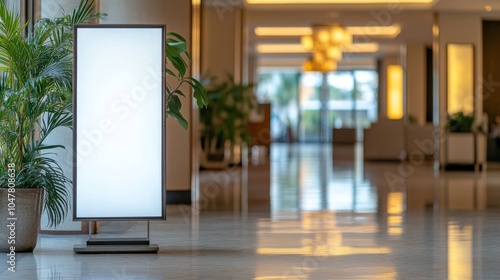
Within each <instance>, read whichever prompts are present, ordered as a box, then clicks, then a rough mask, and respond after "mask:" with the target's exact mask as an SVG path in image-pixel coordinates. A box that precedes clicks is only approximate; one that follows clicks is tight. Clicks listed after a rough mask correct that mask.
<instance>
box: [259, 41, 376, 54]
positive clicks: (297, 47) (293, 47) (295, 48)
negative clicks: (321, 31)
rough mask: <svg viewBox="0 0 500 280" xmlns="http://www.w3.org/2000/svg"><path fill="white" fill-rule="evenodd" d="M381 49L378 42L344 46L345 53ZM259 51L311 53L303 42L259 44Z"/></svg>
mask: <svg viewBox="0 0 500 280" xmlns="http://www.w3.org/2000/svg"><path fill="white" fill-rule="evenodd" d="M378 49H379V47H378V44H377V43H359V44H352V45H347V46H344V47H342V52H344V53H373V52H377V51H378ZM257 52H258V53H275V54H279V53H309V51H308V50H306V49H305V48H304V46H302V45H301V44H257Z"/></svg>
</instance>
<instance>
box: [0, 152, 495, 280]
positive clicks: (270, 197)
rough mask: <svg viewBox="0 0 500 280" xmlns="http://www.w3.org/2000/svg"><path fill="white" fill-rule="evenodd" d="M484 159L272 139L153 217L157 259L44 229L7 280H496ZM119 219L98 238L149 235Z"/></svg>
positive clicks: (491, 187)
mask: <svg viewBox="0 0 500 280" xmlns="http://www.w3.org/2000/svg"><path fill="white" fill-rule="evenodd" d="M488 167H489V168H490V169H489V170H488V171H486V172H483V173H475V172H441V173H435V171H434V169H433V167H432V164H431V163H426V162H413V163H411V162H410V163H400V162H365V161H363V155H362V147H361V146H359V145H357V146H334V147H331V146H330V145H291V146H288V145H273V147H272V150H271V154H270V158H269V159H268V160H262V158H261V159H255V158H253V157H252V160H251V163H250V162H249V165H248V166H242V167H235V168H232V169H229V170H204V171H202V172H201V176H200V183H201V185H200V189H199V191H198V192H195V193H196V194H197V198H198V203H195V204H193V205H169V206H167V217H168V218H167V221H154V222H151V239H152V240H153V241H154V243H157V244H158V245H159V246H160V252H159V253H158V255H124V254H119V255H105V254H102V255H75V254H74V253H73V251H72V248H73V245H74V244H81V243H83V242H85V240H86V239H87V236H82V235H71V236H55V235H46V234H42V235H41V236H40V240H39V243H38V244H39V246H38V247H37V249H36V250H35V252H34V253H33V254H32V255H30V254H19V256H18V257H19V258H18V264H17V265H18V267H19V271H18V272H16V273H15V274H12V273H10V272H8V271H7V270H6V266H4V267H3V268H2V270H0V279H21V280H25V279H259V280H270V279H320V280H324V279H383V280H386V279H450V280H462V279H463V280H467V279H498V278H499V276H498V275H500V266H499V265H498V260H499V259H500V250H498V248H499V247H500V239H499V238H498V233H499V232H500V223H499V222H498V220H499V215H500V171H499V170H498V169H494V168H491V167H492V165H491V164H490V165H489V166H488ZM245 178H247V179H246V180H245ZM121 223H122V224H117V222H112V221H110V222H106V223H102V235H117V236H129V237H130V236H143V235H144V231H145V230H144V222H134V221H128V222H125V223H124V222H121ZM123 223H124V224H123ZM0 261H1V262H3V263H4V264H5V263H6V255H5V254H3V255H0Z"/></svg>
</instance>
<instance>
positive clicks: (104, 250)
mask: <svg viewBox="0 0 500 280" xmlns="http://www.w3.org/2000/svg"><path fill="white" fill-rule="evenodd" d="M149 234H150V229H149V221H147V237H146V238H92V231H91V222H89V239H88V240H87V242H86V244H76V245H75V246H74V247H73V251H74V252H75V253H76V254H122V253H137V254H156V253H158V251H159V250H160V248H159V247H158V245H157V244H151V243H150V242H149Z"/></svg>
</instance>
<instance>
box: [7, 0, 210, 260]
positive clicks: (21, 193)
mask: <svg viewBox="0 0 500 280" xmlns="http://www.w3.org/2000/svg"><path fill="white" fill-rule="evenodd" d="M94 11H95V6H94V2H93V1H90V0H82V1H81V2H80V4H79V6H78V7H77V8H75V10H74V11H72V12H71V13H69V14H67V15H65V16H62V17H58V18H54V19H41V20H39V21H37V23H36V24H35V25H34V27H33V29H32V30H28V29H27V26H28V25H27V24H22V23H21V19H20V17H19V16H18V15H17V14H16V13H15V12H13V11H9V9H7V8H6V7H5V5H4V4H3V1H2V2H0V71H1V73H0V200H1V201H0V219H2V221H4V223H6V222H7V223H8V224H9V225H12V226H10V227H6V226H2V227H0V251H7V252H9V251H11V246H14V248H15V251H16V252H21V251H32V250H33V249H34V248H35V246H36V241H37V235H38V229H39V226H40V215H41V211H42V209H43V210H44V211H45V212H46V214H47V217H48V224H49V226H52V227H56V226H57V225H59V224H60V223H61V222H62V221H63V220H64V218H65V217H66V215H67V212H68V208H69V206H70V203H71V202H70V201H69V200H68V185H70V184H71V181H70V179H69V178H68V177H66V175H65V174H64V172H63V170H62V169H61V167H60V165H59V164H58V162H57V161H56V160H54V159H53V158H54V153H55V149H57V148H65V147H63V146H62V145H59V144H57V143H54V142H53V141H51V143H50V144H48V141H46V140H47V139H48V137H49V135H50V134H51V133H52V132H53V131H54V130H55V129H57V128H61V127H67V128H72V123H73V117H72V115H71V112H72V78H73V73H72V71H73V61H72V55H73V49H72V45H73V25H75V24H80V23H85V22H88V21H89V20H91V19H98V18H101V17H103V15H102V14H99V13H95V12H94ZM165 49H166V58H167V65H168V67H171V69H172V70H169V69H167V70H166V74H167V75H171V76H174V77H175V78H176V79H177V81H178V83H177V84H175V85H172V84H170V85H168V84H167V91H166V92H167V98H166V100H167V102H168V104H167V113H168V115H169V116H172V117H174V118H175V119H176V120H178V121H179V123H180V124H181V125H182V126H183V127H187V121H186V120H185V119H184V117H183V116H182V115H181V114H180V109H181V103H180V99H179V96H184V94H183V93H182V92H181V91H180V89H179V88H180V85H182V84H185V83H186V84H189V85H190V86H191V88H193V89H194V97H195V98H196V99H197V101H198V104H199V105H200V106H203V105H204V104H206V101H207V99H206V95H205V91H204V89H203V87H202V86H201V84H200V83H199V82H198V81H197V80H195V79H193V78H190V77H187V76H185V74H186V69H187V67H188V63H187V59H189V55H188V54H187V46H186V42H185V40H184V39H183V38H182V37H181V36H179V35H177V34H175V33H169V34H168V36H167V45H166V48H165ZM186 56H187V59H186ZM24 199H27V201H26V202H23V200H24ZM28 221H29V222H31V224H28ZM9 238H10V239H9ZM10 240H15V243H13V242H12V241H10ZM9 241H10V243H9Z"/></svg>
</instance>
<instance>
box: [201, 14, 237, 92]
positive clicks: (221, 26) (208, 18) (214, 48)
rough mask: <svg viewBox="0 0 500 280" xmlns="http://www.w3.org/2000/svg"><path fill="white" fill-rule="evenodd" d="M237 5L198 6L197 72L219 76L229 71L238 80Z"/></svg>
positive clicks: (220, 77) (224, 75) (222, 76)
mask: <svg viewBox="0 0 500 280" xmlns="http://www.w3.org/2000/svg"><path fill="white" fill-rule="evenodd" d="M241 18H242V11H241V9H238V8H234V9H227V10H223V11H222V10H220V9H219V8H217V7H213V6H205V7H203V9H202V25H201V26H202V30H201V41H202V49H201V73H202V74H205V73H206V72H207V71H210V74H211V75H213V76H215V77H218V78H219V79H223V78H225V77H226V76H227V74H231V75H232V76H233V77H234V79H235V81H236V82H240V81H241V63H242V58H241V39H242V34H241V22H242V20H241Z"/></svg>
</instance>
